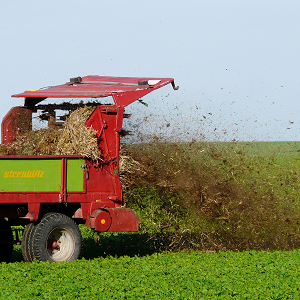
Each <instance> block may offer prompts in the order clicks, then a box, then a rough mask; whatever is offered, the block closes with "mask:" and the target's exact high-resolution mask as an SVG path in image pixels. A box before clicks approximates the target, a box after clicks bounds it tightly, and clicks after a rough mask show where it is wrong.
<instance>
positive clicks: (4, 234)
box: [0, 218, 14, 261]
mask: <svg viewBox="0 0 300 300" xmlns="http://www.w3.org/2000/svg"><path fill="white" fill-rule="evenodd" d="M13 241H14V237H13V233H12V230H11V227H10V225H9V224H8V222H7V221H6V220H5V219H4V218H2V219H0V261H9V259H10V256H11V254H12V251H13V247H14V245H13Z"/></svg>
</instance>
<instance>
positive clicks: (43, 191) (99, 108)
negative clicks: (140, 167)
mask: <svg viewBox="0 0 300 300" xmlns="http://www.w3.org/2000/svg"><path fill="white" fill-rule="evenodd" d="M169 83H170V84H172V86H173V88H174V89H177V87H175V84H174V80H173V79H172V78H134V77H107V76H85V77H76V78H71V79H70V81H69V82H67V83H65V84H62V85H58V86H51V87H47V88H43V89H38V90H28V91H25V92H24V93H21V94H16V95H12V97H24V98H25V103H24V106H22V107H13V108H12V109H11V110H10V111H9V112H8V113H7V114H6V116H5V117H4V118H3V121H2V126H1V133H2V143H3V144H8V143H11V142H14V141H15V140H16V138H17V136H18V135H21V134H22V133H24V132H26V131H28V130H29V129H30V127H31V126H32V114H33V113H35V112H38V111H40V110H42V112H43V114H42V115H43V118H44V119H47V120H48V124H49V126H57V125H58V123H59V122H57V120H56V115H55V111H56V110H58V109H64V110H69V111H71V110H74V109H76V108H77V107H80V105H81V106H82V105H83V104H82V102H79V104H71V103H70V102H68V101H67V100H66V102H64V103H63V104H45V105H43V104H41V103H40V102H42V101H43V100H45V99H47V98H102V97H107V96H111V97H112V98H113V101H114V104H111V105H100V104H96V105H95V102H92V105H93V106H94V107H95V108H94V110H93V112H92V114H91V115H90V117H89V118H88V119H87V121H86V126H87V127H92V128H93V129H94V130H95V131H96V132H97V133H96V137H97V143H98V147H99V149H100V152H101V155H100V159H97V160H95V159H88V158H86V157H83V156H80V155H37V156H32V155H28V156H27V155H22V156H20V155H5V156H0V226H1V227H0V234H1V236H0V243H1V247H0V258H1V260H8V259H9V257H10V255H11V252H12V247H13V244H14V243H19V244H20V243H21V244H22V253H23V257H24V259H25V261H28V262H30V261H32V260H34V259H38V260H41V261H46V260H50V261H54V262H59V261H72V260H75V259H77V258H79V257H80V255H81V248H82V237H81V233H80V230H79V228H78V224H80V223H83V224H85V225H86V226H88V227H90V228H92V229H93V230H95V231H98V232H105V231H137V230H138V222H139V220H138V217H137V215H136V214H135V213H134V212H133V211H132V210H131V209H129V208H126V207H125V206H124V202H123V197H122V188H121V183H120V178H119V147H120V133H121V131H122V123H123V118H124V117H129V115H126V114H125V113H124V109H125V107H126V106H127V105H129V104H130V103H132V102H134V101H136V100H138V99H140V98H141V97H142V96H144V95H146V94H148V93H150V92H152V91H154V90H156V89H158V88H161V87H163V86H165V85H167V84H169ZM13 225H14V226H15V225H22V226H24V227H25V230H24V232H23V234H22V241H20V240H19V238H18V237H19V235H18V234H13V232H12V230H11V227H10V226H13Z"/></svg>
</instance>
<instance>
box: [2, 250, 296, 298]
mask: <svg viewBox="0 0 300 300" xmlns="http://www.w3.org/2000/svg"><path fill="white" fill-rule="evenodd" d="M299 270H300V251H298V250H294V251H290V252H283V251H276V252H265V251H260V252H258V251H245V252H240V253H234V252H220V253H201V252H196V251H194V252H190V253H161V254H152V255H150V256H142V257H137V256H136V257H129V256H122V257H105V258H101V257H100V258H95V259H92V260H84V259H82V260H78V261H76V262H72V263H58V264H53V263H44V262H43V263H40V262H34V263H31V264H30V263H24V262H15V263H9V264H6V263H2V264H1V274H0V285H1V292H0V295H1V299H34V298H39V299H54V298H55V299H91V298H92V299H95V298H96V299H230V298H234V299H298V298H299V297H300V271H299Z"/></svg>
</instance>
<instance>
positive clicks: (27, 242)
mask: <svg viewBox="0 0 300 300" xmlns="http://www.w3.org/2000/svg"><path fill="white" fill-rule="evenodd" d="M33 232H34V224H33V223H29V224H28V225H26V227H25V230H24V232H23V236H22V254H23V258H24V260H25V261H27V262H32V261H33V259H34V255H33V248H32V247H33V245H32V236H33Z"/></svg>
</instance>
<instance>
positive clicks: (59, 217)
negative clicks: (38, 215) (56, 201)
mask: <svg viewBox="0 0 300 300" xmlns="http://www.w3.org/2000/svg"><path fill="white" fill-rule="evenodd" d="M32 245H33V256H34V258H36V259H37V260H40V261H47V260H49V261H52V262H63V261H73V260H76V259H78V258H80V257H81V251H82V236H81V232H80V229H79V228H78V226H77V224H76V223H75V222H74V221H73V220H72V219H71V218H69V217H67V216H66V215H63V214H60V213H47V214H46V215H45V216H44V217H43V219H42V220H41V222H40V223H39V224H37V225H36V226H35V229H34V232H33V238H32Z"/></svg>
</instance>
